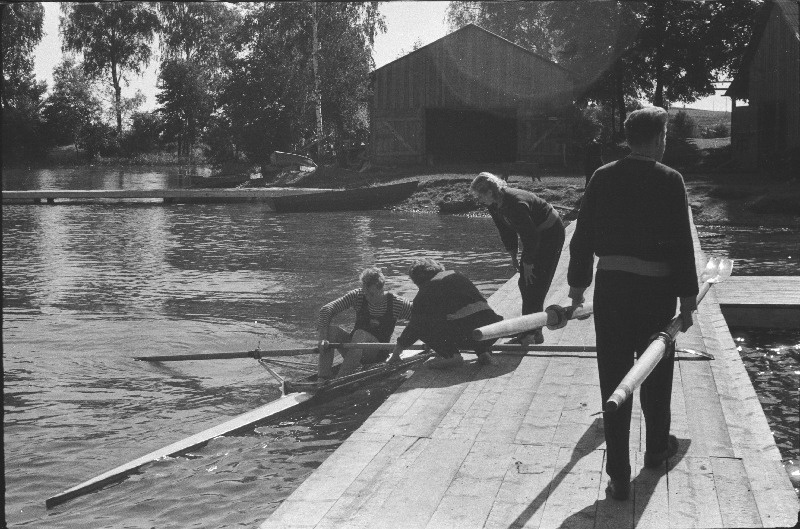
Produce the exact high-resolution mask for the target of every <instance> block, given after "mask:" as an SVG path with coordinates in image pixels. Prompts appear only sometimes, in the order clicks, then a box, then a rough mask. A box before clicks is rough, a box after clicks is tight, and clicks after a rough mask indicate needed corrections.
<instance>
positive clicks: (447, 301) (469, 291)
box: [397, 271, 503, 347]
mask: <svg viewBox="0 0 800 529" xmlns="http://www.w3.org/2000/svg"><path fill="white" fill-rule="evenodd" d="M467 307H473V308H474V309H475V310H477V311H476V312H472V313H471V314H470V315H468V316H466V317H460V318H459V319H458V320H453V319H451V318H448V315H451V316H452V315H456V314H457V313H459V312H461V313H462V314H463V313H464V309H465V308H467ZM484 307H485V308H484ZM467 312H470V311H467ZM502 319H503V318H501V317H500V316H498V315H497V314H495V312H494V311H493V310H492V309H491V308H489V305H488V304H487V303H486V300H485V299H484V297H483V295H481V293H480V291H479V290H478V289H477V288H476V287H475V285H473V284H472V281H470V280H469V279H467V277H466V276H464V275H463V274H461V273H459V272H454V271H446V272H439V273H438V274H436V275H435V276H434V277H433V279H431V280H430V281H428V282H427V283H425V284H423V285H421V286H420V287H419V292H418V293H417V296H416V297H415V298H414V303H413V305H412V307H411V318H410V319H409V322H408V326H406V328H405V329H403V332H402V333H401V334H400V336H399V337H398V338H397V343H398V345H401V346H403V347H408V346H409V345H411V344H413V343H414V342H416V341H417V340H419V339H421V340H423V341H428V340H430V339H431V337H433V336H441V335H446V334H450V332H451V329H449V328H450V327H453V326H458V327H460V326H461V325H460V323H465V324H467V323H468V324H467V325H466V326H465V330H466V332H467V334H466V335H465V336H464V339H468V338H469V336H470V335H469V332H471V331H472V329H473V328H474V327H471V325H472V324H475V326H480V325H485V324H486V323H493V322H495V321H500V320H502ZM484 322H486V323H484Z"/></svg>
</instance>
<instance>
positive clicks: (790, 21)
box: [725, 0, 800, 99]
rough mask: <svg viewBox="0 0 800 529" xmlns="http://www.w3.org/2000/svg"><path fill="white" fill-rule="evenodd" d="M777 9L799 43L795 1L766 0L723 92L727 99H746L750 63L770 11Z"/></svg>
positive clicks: (799, 25) (799, 32)
mask: <svg viewBox="0 0 800 529" xmlns="http://www.w3.org/2000/svg"><path fill="white" fill-rule="evenodd" d="M773 9H778V10H779V12H780V14H781V16H782V17H783V19H784V20H785V21H786V22H787V25H788V27H789V29H790V30H791V31H792V32H794V36H795V38H796V39H797V40H799V41H800V30H799V29H798V28H800V21H798V11H799V9H798V4H797V1H796V0H767V1H766V2H765V3H764V5H763V6H761V10H760V11H759V12H758V15H757V17H756V21H755V24H753V35H752V36H751V38H750V42H749V43H748V44H747V49H746V50H745V53H744V56H743V57H742V61H741V63H740V66H739V71H738V72H737V73H736V77H735V78H734V79H733V81H732V82H731V84H730V86H728V90H727V91H726V92H725V95H726V96H727V97H731V98H734V99H742V98H746V97H748V86H749V84H750V63H751V62H752V61H753V57H755V54H756V51H757V50H758V45H759V43H760V42H761V37H763V35H764V31H766V27H767V23H768V22H769V18H770V16H771V15H772V12H773V11H772V10H773Z"/></svg>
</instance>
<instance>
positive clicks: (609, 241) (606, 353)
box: [567, 107, 698, 500]
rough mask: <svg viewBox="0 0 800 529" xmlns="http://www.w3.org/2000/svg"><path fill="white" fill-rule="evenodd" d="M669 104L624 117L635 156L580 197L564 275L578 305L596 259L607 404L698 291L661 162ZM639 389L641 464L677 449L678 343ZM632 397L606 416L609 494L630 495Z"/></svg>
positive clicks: (678, 203) (686, 233) (683, 217)
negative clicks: (673, 401)
mask: <svg viewBox="0 0 800 529" xmlns="http://www.w3.org/2000/svg"><path fill="white" fill-rule="evenodd" d="M667 118H668V115H667V113H666V111H664V110H663V109H661V108H658V107H653V108H644V109H641V110H637V111H634V112H632V113H631V114H630V115H629V116H628V119H627V120H626V121H625V133H626V136H627V140H628V146H629V147H630V149H631V151H632V152H631V154H629V155H628V156H627V157H625V158H623V159H621V160H619V161H616V162H614V163H611V164H608V165H605V166H603V167H601V168H599V169H598V170H597V171H596V172H595V173H594V176H593V177H592V179H591V181H590V182H589V185H588V187H587V189H586V193H585V195H584V199H583V203H582V205H581V210H580V213H579V215H578V220H577V225H576V228H575V233H574V235H573V237H572V241H571V242H570V262H569V270H568V275H567V280H568V283H569V286H570V291H569V297H570V298H572V304H573V306H577V305H580V304H581V303H582V302H583V292H584V290H585V289H586V288H587V287H588V286H589V285H590V284H591V281H592V266H593V260H594V255H597V256H598V262H597V276H596V285H595V290H594V317H595V330H596V338H597V367H598V371H599V375H600V392H601V396H602V399H603V402H605V401H606V400H607V399H608V398H609V397H610V396H611V394H612V393H613V392H614V390H615V388H616V387H617V385H618V384H619V383H620V382H621V381H622V378H623V377H624V376H625V375H626V374H627V372H628V371H629V370H630V369H631V367H633V363H634V353H635V354H636V355H637V356H638V355H640V354H642V352H643V351H644V350H645V349H646V348H647V345H648V344H649V343H650V340H651V339H652V338H653V336H654V335H655V334H657V333H659V331H660V330H661V329H662V328H664V326H665V325H666V324H667V323H668V322H669V321H670V319H672V317H673V316H674V315H675V305H676V298H679V299H680V312H681V315H682V316H683V322H684V327H683V329H682V330H683V331H684V332H685V331H686V330H687V329H688V328H689V327H690V326H691V325H692V312H693V311H694V310H695V309H696V308H697V304H696V299H695V296H696V295H697V293H698V286H697V276H696V272H695V263H694V249H693V245H692V234H691V228H690V220H689V211H688V200H687V197H686V188H685V186H684V182H683V177H682V176H681V174H680V173H678V172H677V171H675V170H674V169H672V168H670V167H668V166H666V165H663V164H661V163H660V161H661V159H662V158H663V155H664V149H665V147H666V133H667ZM672 346H673V347H672V351H671V352H670V351H668V352H667V354H666V355H665V356H664V358H663V359H662V360H661V361H660V362H659V363H658V365H657V366H656V368H655V369H654V370H653V372H652V373H651V374H650V376H649V377H648V378H647V379H646V380H645V381H644V383H643V384H642V386H641V394H640V399H641V405H642V411H643V413H644V417H645V425H646V430H647V438H646V452H645V460H644V464H645V466H646V467H648V468H656V467H658V466H659V465H661V464H663V463H664V461H665V460H667V459H668V458H669V457H671V456H673V455H674V454H675V453H676V452H677V448H678V446H677V439H676V438H675V436H673V435H670V434H669V429H670V420H671V416H670V397H671V393H672V373H673V365H674V359H675V356H674V343H673V344H672ZM631 407H632V405H631V401H630V399H629V400H627V401H626V402H625V403H624V404H623V405H622V406H621V407H620V408H619V409H618V410H617V411H615V412H607V413H604V415H603V422H604V433H605V440H606V453H607V456H606V472H607V473H608V475H609V478H610V480H609V486H608V489H606V492H607V493H608V495H610V496H611V497H612V498H614V499H617V500H624V499H627V497H628V494H629V491H630V476H631V466H630V460H629V456H628V442H629V435H630V421H631Z"/></svg>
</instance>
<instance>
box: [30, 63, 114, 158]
mask: <svg viewBox="0 0 800 529" xmlns="http://www.w3.org/2000/svg"><path fill="white" fill-rule="evenodd" d="M100 113H101V105H100V101H99V99H98V98H97V94H96V93H95V91H94V87H93V86H92V82H91V80H90V79H88V78H87V77H86V74H85V72H84V71H83V67H82V66H81V65H80V64H78V63H77V62H76V61H75V60H74V59H73V58H71V57H64V59H63V60H62V61H61V63H60V64H59V65H58V66H56V68H55V70H53V89H52V91H51V93H50V95H49V96H48V98H47V101H46V102H45V106H44V110H43V115H44V118H45V121H46V123H47V127H48V129H49V131H50V133H51V134H52V135H53V138H54V140H55V141H56V143H57V144H58V145H64V144H66V143H70V142H72V143H75V145H76V147H77V144H78V137H79V136H80V134H81V130H82V129H83V128H84V127H85V126H87V125H88V124H90V123H92V122H95V121H98V120H99V119H100Z"/></svg>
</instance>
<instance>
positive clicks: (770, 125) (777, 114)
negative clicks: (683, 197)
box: [725, 0, 800, 169]
mask: <svg viewBox="0 0 800 529" xmlns="http://www.w3.org/2000/svg"><path fill="white" fill-rule="evenodd" d="M799 26H800V24H798V5H797V3H796V2H795V1H794V0H768V1H767V2H765V4H764V5H763V6H762V10H761V12H760V13H759V15H758V18H757V19H756V23H755V26H754V30H753V36H752V38H751V41H750V43H749V45H748V47H747V50H746V52H745V54H744V56H743V58H742V64H741V67H740V68H739V72H738V73H737V75H736V78H735V79H734V80H733V82H732V83H731V85H730V87H729V88H728V90H727V91H726V93H725V95H726V96H728V97H730V98H731V100H732V102H733V112H732V115H731V148H732V152H733V153H734V156H735V157H736V161H737V162H738V165H739V166H740V167H741V168H744V169H755V168H758V167H768V166H771V165H774V164H775V163H781V159H782V158H785V157H787V156H790V152H791V150H792V149H794V151H795V156H797V154H796V152H797V150H798V149H800V109H799V108H798V107H799V106H800V101H798V87H799V86H800V68H798V60H799V59H800V32H799V31H798V27H799ZM737 100H747V101H748V103H749V105H748V106H738V107H737V106H736V102H737ZM784 162H785V160H784Z"/></svg>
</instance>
